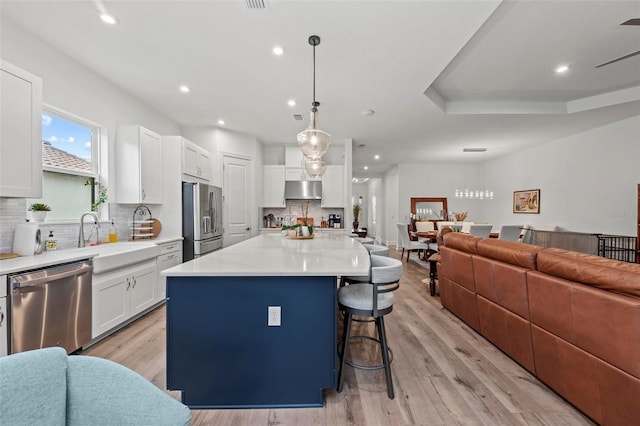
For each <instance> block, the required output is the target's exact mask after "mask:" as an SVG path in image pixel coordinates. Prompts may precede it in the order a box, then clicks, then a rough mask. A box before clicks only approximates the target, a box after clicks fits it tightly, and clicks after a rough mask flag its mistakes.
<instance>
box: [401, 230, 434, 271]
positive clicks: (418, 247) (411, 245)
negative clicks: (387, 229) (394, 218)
mask: <svg viewBox="0 0 640 426" xmlns="http://www.w3.org/2000/svg"><path fill="white" fill-rule="evenodd" d="M397 226H398V248H402V254H401V255H400V260H402V257H403V256H404V251H405V250H407V262H408V261H409V254H410V253H411V252H412V251H417V252H418V253H420V252H422V251H423V250H424V251H427V250H429V248H430V244H427V243H421V242H420V241H410V240H409V228H408V227H407V224H406V223H398V224H397ZM434 248H436V250H437V246H436V245H435V244H434Z"/></svg>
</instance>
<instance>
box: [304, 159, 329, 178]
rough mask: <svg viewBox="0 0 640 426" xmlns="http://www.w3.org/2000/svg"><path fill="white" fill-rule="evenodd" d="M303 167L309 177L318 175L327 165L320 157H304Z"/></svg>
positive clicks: (322, 173) (320, 174)
mask: <svg viewBox="0 0 640 426" xmlns="http://www.w3.org/2000/svg"><path fill="white" fill-rule="evenodd" d="M305 160H306V161H305V162H304V168H305V170H306V171H307V174H308V175H309V176H311V177H314V178H315V177H320V176H322V175H324V172H325V170H327V165H326V164H325V162H324V161H322V159H321V158H306V159H305Z"/></svg>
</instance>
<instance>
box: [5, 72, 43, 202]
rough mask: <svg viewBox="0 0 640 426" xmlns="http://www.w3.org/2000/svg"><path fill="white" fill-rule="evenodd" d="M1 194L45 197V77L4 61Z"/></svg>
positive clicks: (6, 195)
mask: <svg viewBox="0 0 640 426" xmlns="http://www.w3.org/2000/svg"><path fill="white" fill-rule="evenodd" d="M0 87H1V88H2V89H1V90H0V123H2V124H1V125H0V197H22V198H27V197H29V198H40V197H42V116H41V115H42V80H41V79H40V78H38V77H36V76H34V75H32V74H29V73H28V72H26V71H24V70H21V69H20V68H18V67H16V66H14V65H11V64H9V63H7V62H5V61H2V68H1V70H0Z"/></svg>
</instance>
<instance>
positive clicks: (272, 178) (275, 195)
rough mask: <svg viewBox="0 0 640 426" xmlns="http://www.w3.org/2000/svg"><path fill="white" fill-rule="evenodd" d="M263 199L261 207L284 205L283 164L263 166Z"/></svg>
mask: <svg viewBox="0 0 640 426" xmlns="http://www.w3.org/2000/svg"><path fill="white" fill-rule="evenodd" d="M263 171H264V174H263V177H264V179H263V184H264V192H263V194H264V201H263V203H262V207H286V204H285V200H284V181H285V167H284V166H264V168H263Z"/></svg>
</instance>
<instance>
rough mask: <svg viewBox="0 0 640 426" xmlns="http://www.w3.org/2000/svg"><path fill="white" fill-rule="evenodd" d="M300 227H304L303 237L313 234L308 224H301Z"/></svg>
mask: <svg viewBox="0 0 640 426" xmlns="http://www.w3.org/2000/svg"><path fill="white" fill-rule="evenodd" d="M300 228H301V229H302V236H303V237H308V236H309V235H311V233H310V232H309V227H308V226H301V227H300Z"/></svg>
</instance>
